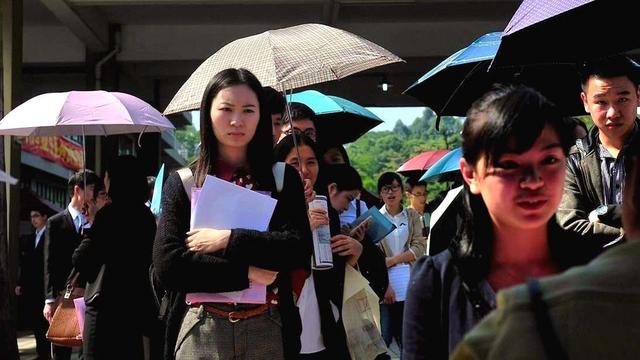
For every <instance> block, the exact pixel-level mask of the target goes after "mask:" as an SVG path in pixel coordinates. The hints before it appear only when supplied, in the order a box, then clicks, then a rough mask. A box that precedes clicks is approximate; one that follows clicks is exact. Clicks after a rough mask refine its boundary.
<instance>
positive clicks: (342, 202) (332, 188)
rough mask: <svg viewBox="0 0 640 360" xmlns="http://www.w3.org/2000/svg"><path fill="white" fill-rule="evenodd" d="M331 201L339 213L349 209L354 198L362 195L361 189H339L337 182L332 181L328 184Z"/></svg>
mask: <svg viewBox="0 0 640 360" xmlns="http://www.w3.org/2000/svg"><path fill="white" fill-rule="evenodd" d="M328 190H329V201H330V202H331V207H333V208H334V209H335V210H336V211H337V212H338V213H339V214H341V213H342V212H344V211H346V210H347V209H349V204H350V203H351V202H352V201H353V199H355V198H357V197H358V195H360V191H359V190H342V191H340V190H338V186H337V185H336V183H331V184H329V186H328Z"/></svg>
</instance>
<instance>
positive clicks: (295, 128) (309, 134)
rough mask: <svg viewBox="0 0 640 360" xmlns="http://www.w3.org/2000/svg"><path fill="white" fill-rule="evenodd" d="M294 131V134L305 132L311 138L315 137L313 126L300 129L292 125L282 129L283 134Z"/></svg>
mask: <svg viewBox="0 0 640 360" xmlns="http://www.w3.org/2000/svg"><path fill="white" fill-rule="evenodd" d="M294 131H295V132H296V135H300V134H305V135H306V136H308V137H310V138H311V139H315V137H316V129H314V128H306V129H304V130H300V129H298V128H297V127H294V128H288V129H287V130H285V131H284V133H285V135H291V134H292V133H293V132H294Z"/></svg>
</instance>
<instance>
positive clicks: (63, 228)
mask: <svg viewBox="0 0 640 360" xmlns="http://www.w3.org/2000/svg"><path fill="white" fill-rule="evenodd" d="M582 70H583V81H582V92H581V93H580V94H576V96H580V97H581V98H582V101H583V104H584V107H585V110H586V111H587V112H589V113H590V115H591V117H592V119H593V122H594V127H593V128H591V129H590V130H589V131H588V133H587V134H583V135H582V136H576V134H577V131H576V122H575V121H573V120H570V119H566V118H563V117H562V116H561V114H560V112H559V110H558V108H557V107H556V106H555V105H554V104H553V103H551V102H549V101H548V100H547V99H546V98H545V97H544V95H543V94H540V93H539V92H537V91H536V90H534V89H531V88H528V87H525V86H522V85H496V86H495V87H494V89H492V90H491V91H489V92H488V93H486V94H485V95H484V96H482V97H481V98H480V99H478V100H477V101H476V102H475V103H474V104H473V105H472V106H471V108H470V109H469V111H468V114H467V117H466V120H465V122H464V126H463V130H462V134H461V136H462V153H463V157H462V159H461V160H460V180H459V182H460V183H457V184H455V185H456V186H457V185H460V186H461V187H460V188H459V189H458V190H456V191H458V192H457V193H455V195H454V196H455V200H454V201H450V202H447V203H446V204H445V203H444V202H443V205H441V206H447V207H449V208H448V209H447V211H440V213H441V214H443V215H440V216H439V219H437V223H436V222H435V221H434V219H433V217H431V213H433V212H434V211H435V210H436V207H437V206H438V203H439V201H436V200H432V201H431V202H428V201H427V185H426V184H425V183H424V182H420V181H418V180H416V179H414V178H409V179H406V180H403V178H402V177H401V176H400V175H399V174H397V173H394V172H386V173H383V174H381V175H380V176H379V179H378V184H377V194H375V195H374V194H371V193H370V192H368V191H367V190H366V189H364V188H363V184H362V180H361V178H360V175H359V174H358V172H357V171H356V169H354V168H353V167H352V166H351V165H350V163H349V157H348V154H347V152H346V150H345V148H344V146H342V145H341V144H334V143H332V142H331V139H330V136H331V134H322V133H318V131H317V128H316V126H315V121H316V119H315V114H314V113H313V111H312V110H311V109H310V108H308V107H307V106H305V105H303V104H300V103H292V104H286V103H285V101H284V99H283V96H282V95H281V94H280V93H278V92H277V91H275V90H273V89H271V88H263V87H262V86H261V84H260V82H259V81H258V79H257V78H256V77H255V76H254V75H253V74H252V73H251V72H249V71H247V70H244V69H227V70H224V71H221V72H220V73H218V74H216V75H215V76H214V77H213V78H212V79H211V81H210V82H209V84H208V86H207V88H206V90H205V92H204V94H203V96H202V102H201V107H200V140H201V142H200V150H199V151H200V153H199V155H198V157H197V159H196V160H195V161H194V162H193V163H192V164H190V165H189V166H187V167H185V168H183V169H180V170H178V171H175V172H172V173H171V174H170V175H169V176H168V177H167V179H166V181H165V184H164V187H163V192H162V200H161V209H162V212H161V214H160V215H159V217H157V218H154V215H153V214H152V213H151V211H150V210H149V207H148V206H149V197H150V193H149V189H150V188H152V187H153V180H154V179H147V177H146V175H147V174H144V173H142V171H141V168H142V167H141V166H139V163H138V160H137V159H136V158H134V157H132V156H121V157H118V158H115V159H111V160H110V161H109V163H108V164H107V170H106V171H105V174H104V176H103V177H102V178H101V177H99V176H98V175H97V174H95V173H94V172H92V171H90V170H83V171H80V172H78V173H76V174H75V175H74V176H72V177H71V178H70V179H69V193H70V202H69V205H68V207H67V208H66V209H65V210H64V211H62V212H61V213H59V214H56V215H53V216H51V217H49V218H47V216H46V215H47V214H46V213H45V212H44V211H43V210H42V209H33V210H32V211H31V213H30V216H31V222H32V225H33V227H34V229H35V234H34V235H33V236H29V237H26V238H24V239H23V241H22V242H21V277H20V280H19V282H18V287H16V289H15V293H16V295H18V296H21V297H22V298H23V299H24V301H23V303H24V304H28V307H29V309H30V310H29V311H30V312H31V315H33V316H32V317H31V319H30V320H31V324H32V328H33V330H34V333H35V337H36V342H37V350H38V356H39V358H41V359H49V358H50V356H51V355H53V358H55V359H69V358H70V356H71V352H72V349H71V348H67V347H61V346H53V347H52V349H51V348H50V346H49V344H48V343H47V339H46V337H45V333H46V330H47V321H51V319H52V316H53V314H54V312H55V310H56V302H55V299H56V295H57V294H58V293H60V292H61V291H63V290H64V289H65V288H66V286H67V284H68V281H69V279H70V278H72V277H73V276H72V275H74V274H79V276H78V278H79V279H80V280H79V284H81V285H83V287H84V288H85V295H84V299H85V303H86V312H85V321H84V329H83V346H82V349H81V352H82V356H83V358H84V359H115V358H122V359H144V358H145V356H146V357H147V358H151V359H161V358H162V359H174V358H175V359H306V360H313V359H332V360H335V359H350V358H354V356H353V354H361V353H363V352H362V351H361V350H362V349H356V347H358V348H359V347H363V348H364V347H375V346H378V347H376V349H378V348H381V349H385V348H390V347H391V344H392V343H394V342H395V344H396V346H397V347H398V349H399V350H400V353H399V354H396V355H394V354H392V352H391V351H390V350H387V351H384V350H383V351H377V352H376V355H375V356H373V357H371V358H372V359H373V358H375V359H389V358H391V357H392V356H400V357H401V358H403V359H446V358H449V357H452V358H454V359H511V358H519V359H524V358H527V359H528V358H531V359H540V358H553V359H556V358H558V359H565V358H566V359H568V358H572V359H589V358H592V359H601V358H616V359H617V358H629V359H630V358H634V357H635V356H637V355H636V354H637V353H638V351H639V350H640V348H639V346H638V345H637V344H638V343H637V342H636V341H634V340H635V337H636V335H637V334H638V332H639V331H640V323H639V320H638V319H640V317H638V316H636V315H640V314H638V309H640V287H639V285H640V284H638V277H637V276H635V274H636V273H637V265H636V260H637V258H638V256H639V255H640V252H639V251H638V250H639V249H640V247H639V246H638V245H639V244H638V241H637V240H638V236H640V230H639V229H640V210H639V209H640V196H639V195H638V194H640V192H639V191H640V187H639V186H640V183H639V182H638V181H639V180H640V174H638V172H639V171H638V166H637V162H638V160H639V159H640V157H639V156H640V153H639V150H640V144H639V143H638V142H639V141H640V135H639V134H640V131H639V130H638V125H639V122H640V121H639V120H638V119H637V115H636V111H637V107H638V106H639V105H640V88H639V87H638V82H639V80H640V78H639V76H640V70H638V66H637V65H636V64H635V63H634V62H632V61H631V60H630V59H629V58H627V57H625V56H613V57H609V58H606V59H601V60H598V61H594V62H593V63H589V64H586V65H585V66H584V68H583V69H582ZM208 175H213V176H216V177H217V178H219V179H221V180H224V181H227V182H231V183H233V184H235V185H237V186H240V187H244V188H246V189H250V190H252V191H258V192H260V193H262V194H265V195H267V196H270V197H272V198H273V199H275V200H277V203H276V205H275V209H274V211H273V214H272V216H271V218H270V222H269V225H268V229H267V230H266V231H259V230H254V229H244V228H233V229H213V228H193V227H192V226H191V217H192V211H193V205H192V204H194V201H195V200H194V196H195V194H197V191H198V189H200V188H202V187H203V185H204V182H205V179H206V177H207V176H208ZM157 181H162V179H157ZM318 199H326V204H327V207H326V210H323V209H321V208H318V207H315V206H310V205H311V204H312V203H314V202H315V201H317V200H318ZM372 207H376V208H378V209H379V212H380V213H381V214H382V216H383V217H384V218H386V219H387V220H388V221H389V222H390V223H391V224H393V226H394V229H393V230H392V231H391V232H390V233H388V234H387V235H386V236H385V237H384V238H383V239H382V240H381V241H379V242H377V243H374V241H373V239H371V238H369V235H367V228H368V226H371V223H370V221H364V222H362V223H361V224H360V225H358V226H355V225H353V224H354V220H356V219H357V218H360V216H361V215H362V214H364V213H365V212H367V210H368V209H369V208H372ZM440 210H442V209H440ZM210 211H211V213H212V216H215V213H217V212H225V211H228V210H227V209H225V208H215V209H210ZM444 223H446V224H447V225H446V226H444V225H442V224H444ZM326 227H328V229H329V232H330V239H329V242H330V249H331V252H332V253H333V266H332V267H331V268H330V269H321V268H318V267H316V266H314V263H313V259H314V256H316V255H314V241H313V239H314V236H316V235H317V234H318V233H319V231H320V229H323V228H326ZM594 259H595V260H594ZM352 269H355V270H356V271H357V272H358V273H359V274H361V275H362V277H363V278H364V279H366V282H368V284H369V285H368V286H369V287H370V288H371V290H372V291H373V292H374V293H375V295H376V296H377V298H378V299H377V300H378V301H376V302H374V303H369V302H363V303H362V304H361V305H362V308H363V310H362V311H363V314H364V313H365V312H366V311H365V310H367V311H368V310H369V309H373V310H374V311H373V313H376V314H377V313H378V312H379V315H380V316H379V323H375V324H373V326H368V327H367V326H365V327H366V330H367V331H366V333H367V334H368V335H367V337H366V339H364V338H361V337H360V338H357V339H356V338H355V337H354V335H353V334H354V331H352V330H353V329H351V328H349V327H348V324H351V323H352V322H351V321H350V320H349V321H347V319H351V318H353V317H355V318H357V317H358V316H360V314H345V313H343V308H344V309H346V308H347V307H344V302H345V301H346V300H347V298H346V296H347V295H346V294H349V297H351V295H352V294H351V293H350V291H349V289H350V287H351V286H352V284H351V283H349V281H350V280H345V279H351V277H350V276H348V274H350V273H351V270H352ZM403 271H406V274H409V273H410V277H408V276H404V277H403V276H399V275H398V274H402V273H403ZM41 274H43V276H41ZM256 285H259V286H264V287H265V288H266V297H265V299H264V301H263V302H262V303H258V304H256V303H237V302H209V301H191V300H189V299H193V298H192V297H189V294H194V293H229V292H236V291H246V289H248V288H253V287H254V286H256ZM361 301H364V300H361ZM40 313H42V316H41V315H40ZM36 315H37V316H36ZM362 316H364V315H362ZM363 323H364V322H363ZM363 326H364V325H363ZM354 339H355V340H354ZM144 344H146V345H144ZM385 346H386V347H385ZM145 349H146V350H145ZM145 353H146V355H145Z"/></svg>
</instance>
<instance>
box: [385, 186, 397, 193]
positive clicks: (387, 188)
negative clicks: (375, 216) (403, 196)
mask: <svg viewBox="0 0 640 360" xmlns="http://www.w3.org/2000/svg"><path fill="white" fill-rule="evenodd" d="M398 190H400V185H385V186H383V187H382V189H381V190H380V192H383V193H390V192H394V191H398Z"/></svg>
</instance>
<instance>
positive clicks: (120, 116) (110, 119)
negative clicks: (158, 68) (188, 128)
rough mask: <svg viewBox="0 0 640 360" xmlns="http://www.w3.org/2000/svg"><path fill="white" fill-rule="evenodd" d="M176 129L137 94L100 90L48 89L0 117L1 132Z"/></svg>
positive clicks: (51, 133)
mask: <svg viewBox="0 0 640 360" xmlns="http://www.w3.org/2000/svg"><path fill="white" fill-rule="evenodd" d="M169 129H175V128H174V126H173V124H171V122H170V121H169V120H168V119H167V118H166V117H165V116H164V115H162V114H161V113H160V112H159V111H158V110H156V109H154V108H153V107H152V106H151V105H149V104H147V103H146V102H144V101H142V100H140V99H138V98H137V97H135V96H132V95H129V94H125V93H119V92H107V91H102V90H97V91H69V92H62V93H47V94H42V95H38V96H36V97H34V98H31V99H30V100H27V101H26V102H24V103H23V104H21V105H20V106H18V107H16V108H15V109H13V110H11V112H9V113H8V114H7V116H5V117H4V119H2V121H0V135H15V136H64V135H115V134H126V133H142V132H160V131H164V130H169Z"/></svg>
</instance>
